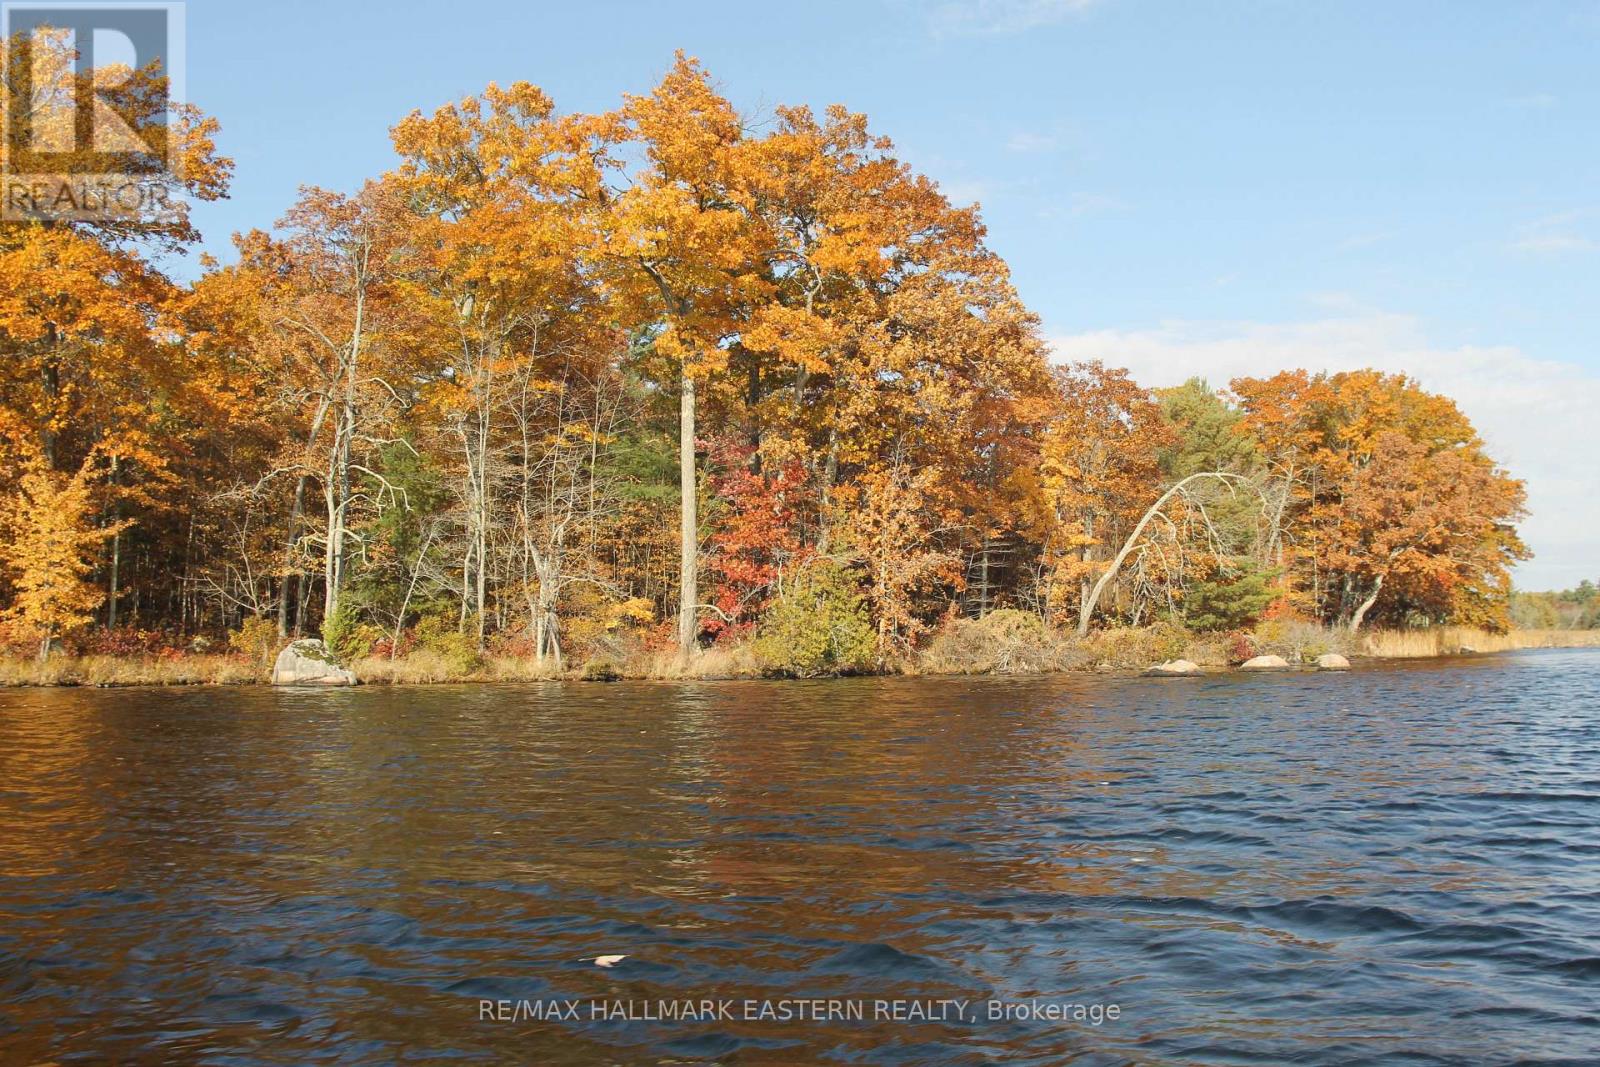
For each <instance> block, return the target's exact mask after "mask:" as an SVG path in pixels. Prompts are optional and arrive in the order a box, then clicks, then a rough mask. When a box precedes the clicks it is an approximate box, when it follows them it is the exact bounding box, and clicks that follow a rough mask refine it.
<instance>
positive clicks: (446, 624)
mask: <svg viewBox="0 0 1600 1067" xmlns="http://www.w3.org/2000/svg"><path fill="white" fill-rule="evenodd" d="M412 636H413V637H414V638H415V640H416V642H417V649H418V651H421V652H426V653H429V654H431V655H433V656H435V657H437V658H438V659H440V660H441V661H442V664H443V666H444V667H445V668H446V669H448V670H450V671H453V672H454V673H456V674H471V673H472V672H473V671H475V670H477V669H478V667H479V665H480V664H481V662H482V661H481V659H480V657H479V656H478V645H477V642H476V641H474V640H473V639H472V636H471V635H470V634H464V633H462V632H461V630H460V629H459V628H458V627H457V626H456V624H455V623H454V622H452V621H451V620H450V619H448V618H446V617H444V616H443V615H425V616H423V618H422V619H421V620H420V621H418V623H417V625H416V628H415V629H414V630H413V632H412Z"/></svg>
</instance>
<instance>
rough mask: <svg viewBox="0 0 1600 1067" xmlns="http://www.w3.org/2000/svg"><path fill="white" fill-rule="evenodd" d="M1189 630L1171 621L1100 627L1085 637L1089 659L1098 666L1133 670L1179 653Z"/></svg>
mask: <svg viewBox="0 0 1600 1067" xmlns="http://www.w3.org/2000/svg"><path fill="white" fill-rule="evenodd" d="M1188 647H1189V632H1188V631H1187V630H1185V629H1184V628H1183V627H1181V626H1179V625H1177V624H1176V623H1172V622H1162V623H1157V624H1156V625H1155V626H1149V627H1144V628H1140V629H1136V628H1126V627H1123V628H1118V629H1115V630H1103V631H1101V632H1100V633H1097V634H1095V635H1094V636H1092V637H1091V638H1090V639H1089V646H1088V649H1087V651H1088V653H1089V658H1090V660H1091V661H1092V662H1093V663H1094V664H1096V665H1097V666H1100V667H1110V668H1113V669H1115V670H1137V669H1140V668H1143V667H1149V666H1151V665H1152V664H1156V663H1165V662H1166V661H1168V660H1171V659H1177V658H1178V657H1180V656H1182V655H1183V654H1184V652H1185V651H1186V650H1187V649H1188Z"/></svg>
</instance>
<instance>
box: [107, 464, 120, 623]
mask: <svg viewBox="0 0 1600 1067" xmlns="http://www.w3.org/2000/svg"><path fill="white" fill-rule="evenodd" d="M117 472H118V459H117V457H116V456H112V457H111V484H112V485H113V486H115V485H116V484H117ZM111 525H112V526H113V527H114V528H115V529H116V533H114V534H112V535H111V575H110V580H109V581H108V582H107V588H106V629H108V630H115V629H116V628H117V594H118V593H119V592H120V591H121V579H120V571H121V569H122V501H121V500H120V499H118V500H117V502H116V503H115V504H113V505H111Z"/></svg>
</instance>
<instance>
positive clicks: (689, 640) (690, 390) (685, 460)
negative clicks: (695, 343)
mask: <svg viewBox="0 0 1600 1067" xmlns="http://www.w3.org/2000/svg"><path fill="white" fill-rule="evenodd" d="M694 388H695V387H694V378H692V377H690V375H689V372H688V369H687V368H685V370H684V373H683V389H682V392H681V394H680V396H679V401H678V489H679V492H681V493H682V496H683V502H682V525H681V526H680V528H679V531H678V537H679V541H678V553H679V555H678V573H679V581H678V647H679V649H680V650H682V652H683V653H684V654H685V655H687V654H688V653H689V652H691V651H692V650H693V649H694V644H695V638H696V637H697V636H698V634H699V627H698V625H697V624H696V617H697V613H698V608H699V603H700V589H699V585H700V582H699V579H700V573H699V565H700V558H699V552H700V543H699V539H700V533H699V531H700V522H699V518H698V515H697V512H696V506H695V505H696V500H695V492H696V485H695V463H694V415H695V411H694V401H695V395H694Z"/></svg>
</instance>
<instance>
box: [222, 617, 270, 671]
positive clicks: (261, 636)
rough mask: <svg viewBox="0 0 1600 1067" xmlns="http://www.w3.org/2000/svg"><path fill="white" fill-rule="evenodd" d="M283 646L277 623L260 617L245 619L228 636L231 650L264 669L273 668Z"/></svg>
mask: <svg viewBox="0 0 1600 1067" xmlns="http://www.w3.org/2000/svg"><path fill="white" fill-rule="evenodd" d="M281 646H282V642H281V641H280V640H279V638H278V625H277V623H275V622H273V621H272V620H271V619H267V618H263V617H262V616H260V615H252V616H250V617H249V618H247V619H245V620H244V621H243V622H241V623H240V624H239V628H238V629H237V630H235V631H233V632H232V633H231V634H229V635H228V647H229V648H231V649H232V650H233V651H234V652H236V653H238V654H239V655H241V656H243V657H244V658H245V659H247V660H249V661H250V662H252V663H254V664H257V665H259V666H260V667H262V668H267V667H271V666H272V661H273V659H274V658H275V657H276V656H277V655H278V650H279V648H280V647H281Z"/></svg>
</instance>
